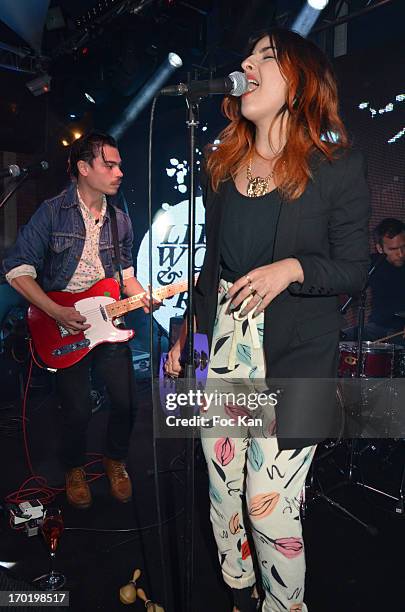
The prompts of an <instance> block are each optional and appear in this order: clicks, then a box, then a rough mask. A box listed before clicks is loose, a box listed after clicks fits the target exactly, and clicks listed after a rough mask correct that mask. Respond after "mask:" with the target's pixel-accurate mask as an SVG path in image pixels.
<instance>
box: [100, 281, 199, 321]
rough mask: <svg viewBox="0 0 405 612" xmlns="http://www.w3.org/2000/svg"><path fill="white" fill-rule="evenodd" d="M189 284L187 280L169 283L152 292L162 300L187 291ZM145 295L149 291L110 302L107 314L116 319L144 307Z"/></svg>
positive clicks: (156, 297)
mask: <svg viewBox="0 0 405 612" xmlns="http://www.w3.org/2000/svg"><path fill="white" fill-rule="evenodd" d="M187 286H188V283H187V281H182V282H180V283H174V284H173V285H168V286H167V287H161V288H160V289H155V290H154V291H153V292H152V295H153V297H154V298H155V299H156V300H159V301H162V300H165V299H167V298H169V297H172V296H173V295H176V294H177V293H181V292H182V291H187ZM145 295H148V292H147V291H144V292H143V293H138V294H137V295H133V296H132V297H129V298H126V299H125V300H120V301H119V302H114V303H113V304H108V306H106V311H107V315H108V316H109V318H110V319H115V318H116V317H121V316H122V315H124V314H126V313H127V312H130V311H131V310H136V309H137V308H142V307H143V305H144V304H143V302H142V298H143V297H144V296H145Z"/></svg>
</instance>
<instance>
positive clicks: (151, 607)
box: [137, 589, 165, 612]
mask: <svg viewBox="0 0 405 612" xmlns="http://www.w3.org/2000/svg"><path fill="white" fill-rule="evenodd" d="M137 594H138V597H139V599H142V601H143V602H144V604H145V608H146V610H148V611H149V612H165V610H164V608H162V606H159V604H156V603H153V601H152V600H151V599H148V597H147V596H146V594H145V591H144V590H143V589H137Z"/></svg>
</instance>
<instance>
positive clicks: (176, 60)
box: [167, 53, 183, 68]
mask: <svg viewBox="0 0 405 612" xmlns="http://www.w3.org/2000/svg"><path fill="white" fill-rule="evenodd" d="M167 59H168V60H169V64H170V65H171V66H173V68H180V67H181V66H182V65H183V61H182V59H181V57H180V56H179V55H177V53H169V55H168V57H167Z"/></svg>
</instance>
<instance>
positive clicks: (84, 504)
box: [66, 467, 92, 510]
mask: <svg viewBox="0 0 405 612" xmlns="http://www.w3.org/2000/svg"><path fill="white" fill-rule="evenodd" d="M66 497H67V500H68V502H69V504H70V505H71V506H74V507H75V508H79V509H81V510H85V509H86V508H90V506H91V502H92V499H91V493H90V489H89V485H88V484H87V482H86V472H85V471H84V469H83V468H81V467H76V468H72V469H71V470H69V471H68V472H66Z"/></svg>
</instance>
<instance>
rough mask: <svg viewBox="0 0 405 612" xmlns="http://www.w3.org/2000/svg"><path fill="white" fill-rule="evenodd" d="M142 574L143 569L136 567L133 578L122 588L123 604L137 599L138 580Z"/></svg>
mask: <svg viewBox="0 0 405 612" xmlns="http://www.w3.org/2000/svg"><path fill="white" fill-rule="evenodd" d="M140 575H141V570H140V569H136V570H135V571H134V573H133V576H132V580H130V581H129V582H128V584H126V585H125V586H123V587H121V588H120V601H121V603H123V604H132V603H134V602H135V601H136V581H137V580H138V579H139V577H140Z"/></svg>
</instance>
